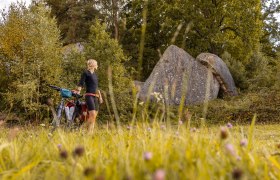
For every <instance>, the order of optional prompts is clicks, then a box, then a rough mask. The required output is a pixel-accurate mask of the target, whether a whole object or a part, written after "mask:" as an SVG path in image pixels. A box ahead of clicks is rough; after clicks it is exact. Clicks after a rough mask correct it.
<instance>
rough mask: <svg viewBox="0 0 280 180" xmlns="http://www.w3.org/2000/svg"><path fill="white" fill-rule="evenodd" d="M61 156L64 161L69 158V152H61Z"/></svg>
mask: <svg viewBox="0 0 280 180" xmlns="http://www.w3.org/2000/svg"><path fill="white" fill-rule="evenodd" d="M59 156H60V157H61V158H62V159H67V157H68V152H67V151H66V150H61V151H60V153H59Z"/></svg>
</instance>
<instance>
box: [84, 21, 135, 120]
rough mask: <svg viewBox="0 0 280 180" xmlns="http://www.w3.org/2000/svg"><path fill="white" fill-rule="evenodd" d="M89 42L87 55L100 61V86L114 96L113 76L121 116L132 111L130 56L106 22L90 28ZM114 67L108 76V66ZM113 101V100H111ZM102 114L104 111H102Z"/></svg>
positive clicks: (116, 100)
mask: <svg viewBox="0 0 280 180" xmlns="http://www.w3.org/2000/svg"><path fill="white" fill-rule="evenodd" d="M90 32H91V34H90V36H89V42H88V44H87V46H86V57H87V58H88V59H90V58H93V59H96V60H97V62H98V66H99V69H98V71H97V74H98V78H99V87H100V89H101V90H103V91H104V93H105V94H107V95H106V97H109V96H112V94H108V93H109V81H108V79H109V78H112V82H113V83H112V86H113V89H114V91H113V92H114V96H115V98H116V99H115V102H117V108H118V110H119V111H120V114H121V116H122V115H126V114H129V113H130V111H131V110H130V109H131V107H132V101H131V93H130V91H131V88H130V87H131V80H130V76H129V74H128V72H127V70H126V69H125V67H124V63H125V62H126V61H127V60H128V58H127V57H126V56H125V55H124V53H123V51H122V49H121V46H120V45H119V44H118V42H117V40H115V39H111V38H110V35H109V34H108V33H107V32H106V26H105V24H101V23H100V22H99V21H98V20H96V21H95V23H94V24H93V25H92V26H91V28H90ZM109 67H111V69H112V77H110V76H108V68H109ZM111 103H113V102H111ZM101 114H102V113H101Z"/></svg>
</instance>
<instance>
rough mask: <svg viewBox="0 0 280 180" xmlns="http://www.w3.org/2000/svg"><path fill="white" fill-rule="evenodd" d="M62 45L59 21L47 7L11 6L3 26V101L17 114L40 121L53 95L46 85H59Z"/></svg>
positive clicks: (0, 48) (0, 32)
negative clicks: (47, 102)
mask: <svg viewBox="0 0 280 180" xmlns="http://www.w3.org/2000/svg"><path fill="white" fill-rule="evenodd" d="M60 51H61V44H60V42H59V30H58V28H57V26H56V21H55V19H53V18H50V10H49V9H46V8H45V7H44V5H42V4H38V5H32V6H31V7H30V9H27V8H25V7H24V6H23V5H20V4H17V5H12V6H11V7H10V8H9V11H8V13H7V15H6V16H5V17H4V21H3V22H2V23H1V26H0V56H1V57H2V58H1V64H2V65H4V67H5V68H6V69H8V71H2V73H3V72H4V74H3V75H4V80H5V82H6V83H5V84H4V86H5V89H6V90H5V91H3V92H2V93H4V97H5V98H4V99H5V102H6V103H8V105H9V106H10V107H11V108H13V110H14V111H15V112H25V113H24V115H25V116H26V117H29V118H32V119H33V118H34V119H40V118H41V115H43V114H42V113H41V112H42V111H43V110H44V109H45V108H44V106H43V105H42V103H43V102H44V101H45V98H46V97H47V96H49V95H50V91H49V90H48V88H47V84H53V83H54V84H59V83H60V82H59V78H60V75H61V71H62V68H61V58H62V57H61V52H60Z"/></svg>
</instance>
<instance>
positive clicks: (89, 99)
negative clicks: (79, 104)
mask: <svg viewBox="0 0 280 180" xmlns="http://www.w3.org/2000/svg"><path fill="white" fill-rule="evenodd" d="M85 99H86V104H87V109H88V111H92V110H95V111H98V110H99V103H98V97H95V96H86V97H85Z"/></svg>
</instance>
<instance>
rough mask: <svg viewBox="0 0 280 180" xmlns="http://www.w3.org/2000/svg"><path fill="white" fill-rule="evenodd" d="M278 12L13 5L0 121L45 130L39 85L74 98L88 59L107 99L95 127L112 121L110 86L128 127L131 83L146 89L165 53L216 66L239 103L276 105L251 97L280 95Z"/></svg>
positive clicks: (269, 5) (246, 7)
mask: <svg viewBox="0 0 280 180" xmlns="http://www.w3.org/2000/svg"><path fill="white" fill-rule="evenodd" d="M279 12H280V5H279V1H278V0H270V1H268V0H251V1H240V0H211V1H203V0H202V1H197V0H188V1H185V0H156V1H155V0H60V1H57V0H45V1H33V3H32V4H31V5H30V6H29V7H25V6H24V5H23V4H20V3H17V4H13V5H12V6H10V7H9V9H8V10H6V11H2V18H1V21H0V63H1V68H0V84H1V86H0V98H1V104H0V107H1V111H2V112H3V114H7V113H8V114H13V115H14V117H17V118H18V117H19V118H18V119H20V120H31V121H34V120H35V121H37V122H38V121H42V120H48V118H49V109H48V107H47V105H46V100H47V99H48V98H49V97H54V95H55V92H53V91H52V90H51V89H49V88H48V87H47V85H48V84H54V85H57V86H62V87H66V88H70V89H73V88H75V86H76V83H77V81H78V79H79V77H80V73H81V72H82V70H83V69H84V68H85V62H86V59H88V58H95V59H97V60H98V62H99V67H100V69H99V71H98V76H99V79H100V88H101V89H102V92H103V94H104V95H105V97H108V98H107V100H108V102H106V106H105V105H104V106H103V107H102V109H101V111H103V112H104V113H101V114H102V115H101V117H110V118H113V117H112V115H111V111H112V107H111V105H110V104H111V102H110V100H111V99H112V98H109V96H110V93H109V88H108V83H109V81H108V80H110V79H112V82H113V84H112V85H113V88H114V94H115V98H116V100H115V101H116V102H118V110H119V112H120V116H121V119H129V118H130V117H131V113H132V111H133V98H134V97H133V95H134V93H133V90H132V87H133V83H132V82H133V80H139V81H145V80H146V79H147V77H148V76H149V74H150V73H151V71H152V70H153V67H154V66H155V65H156V63H157V62H158V61H159V59H160V57H161V55H162V53H163V52H164V50H165V49H166V48H167V47H168V46H169V45H172V44H175V45H177V46H178V47H181V48H183V49H184V50H185V51H186V52H188V53H189V54H191V55H192V56H193V57H195V56H197V55H198V54H199V53H201V52H210V53H214V54H216V55H218V56H220V57H221V58H222V59H223V60H224V61H225V62H226V64H227V65H228V67H229V69H230V71H231V73H232V75H233V78H234V80H235V83H236V86H237V87H238V89H239V92H240V93H241V95H242V94H243V95H244V94H245V95H244V96H247V97H249V99H247V100H248V101H254V102H263V100H264V99H266V100H271V99H272V100H275V99H276V98H278V96H277V95H276V96H275V97H274V96H273V97H271V96H269V97H266V96H265V97H259V96H258V95H264V92H268V91H269V93H268V94H275V93H273V92H278V91H277V90H279V89H280V23H279V21H277V19H276V17H275V14H276V13H279ZM109 67H110V69H111V70H112V76H108V68H109ZM109 74H110V73H109ZM276 94H277V93H276ZM265 95H266V94H265ZM240 102H241V103H239V104H238V105H236V106H239V107H238V109H241V108H243V107H244V106H246V105H244V99H243V100H240ZM242 102H243V104H242ZM219 103H220V102H219ZM219 103H217V104H219ZM214 104H215V103H214ZM243 105H244V106H243ZM256 106H257V105H256ZM217 107H218V105H214V108H216V109H219V108H220V109H221V107H218V108H217ZM277 107H278V106H277ZM247 109H249V107H247ZM231 110H232V109H231ZM235 110H236V108H235ZM276 110H277V109H276ZM212 114H215V113H214V112H213V113H212ZM209 117H211V106H210V111H209ZM101 121H102V118H101Z"/></svg>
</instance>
